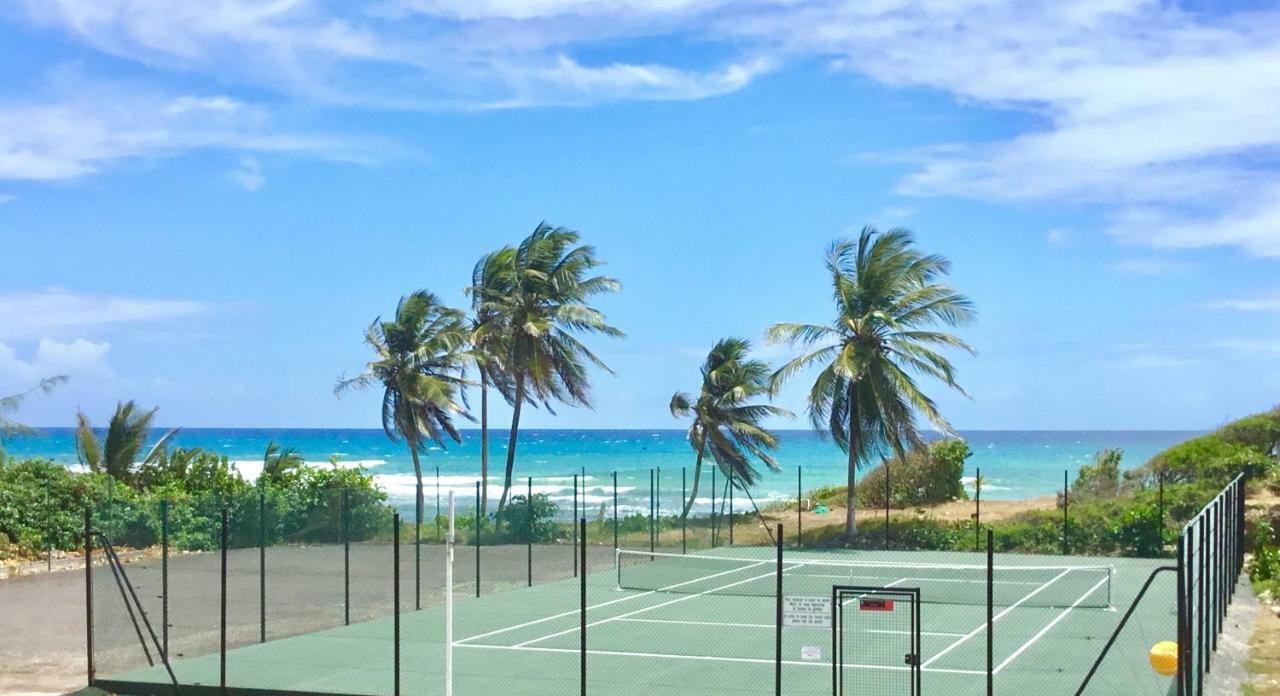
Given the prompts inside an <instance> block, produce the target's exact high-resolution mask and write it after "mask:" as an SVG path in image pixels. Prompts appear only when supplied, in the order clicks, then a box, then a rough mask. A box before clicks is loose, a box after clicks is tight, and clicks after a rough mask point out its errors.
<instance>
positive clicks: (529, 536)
mask: <svg viewBox="0 0 1280 696" xmlns="http://www.w3.org/2000/svg"><path fill="white" fill-rule="evenodd" d="M525 502H526V503H528V507H529V522H528V524H527V525H526V526H527V527H528V531H527V532H526V536H525V543H526V546H527V548H526V554H525V556H526V558H525V563H526V565H528V576H529V585H528V586H529V587H533V477H532V476H530V477H529V481H528V488H527V489H526V495H525Z"/></svg>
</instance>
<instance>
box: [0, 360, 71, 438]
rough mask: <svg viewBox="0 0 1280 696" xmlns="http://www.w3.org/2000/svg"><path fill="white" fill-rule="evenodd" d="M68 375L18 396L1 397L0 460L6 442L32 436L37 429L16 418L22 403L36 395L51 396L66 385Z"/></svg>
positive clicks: (49, 378)
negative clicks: (13, 438)
mask: <svg viewBox="0 0 1280 696" xmlns="http://www.w3.org/2000/svg"><path fill="white" fill-rule="evenodd" d="M66 381H67V376H66V375H55V376H53V377H46V378H44V379H42V380H40V383H39V384H37V385H36V386H34V387H32V388H30V389H28V390H26V391H23V392H18V393H17V394H10V395H8V396H4V397H0V458H3V457H4V441H5V440H7V439H9V438H11V437H18V436H20V435H32V434H34V433H35V429H34V428H32V427H31V426H28V425H24V424H23V423H20V422H18V421H17V420H16V419H15V418H14V414H16V413H17V412H18V409H19V408H20V407H21V406H22V402H24V401H26V400H27V398H28V397H30V396H32V395H34V394H49V393H51V392H53V390H54V389H57V388H58V386H60V385H62V384H65V383H66Z"/></svg>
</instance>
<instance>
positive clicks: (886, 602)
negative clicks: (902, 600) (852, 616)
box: [858, 598, 893, 611]
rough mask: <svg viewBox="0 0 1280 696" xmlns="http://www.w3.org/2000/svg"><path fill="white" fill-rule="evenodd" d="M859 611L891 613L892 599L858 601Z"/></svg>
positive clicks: (864, 599)
mask: <svg viewBox="0 0 1280 696" xmlns="http://www.w3.org/2000/svg"><path fill="white" fill-rule="evenodd" d="M858 610H859V611H893V600H892V599H866V598H863V599H860V600H858Z"/></svg>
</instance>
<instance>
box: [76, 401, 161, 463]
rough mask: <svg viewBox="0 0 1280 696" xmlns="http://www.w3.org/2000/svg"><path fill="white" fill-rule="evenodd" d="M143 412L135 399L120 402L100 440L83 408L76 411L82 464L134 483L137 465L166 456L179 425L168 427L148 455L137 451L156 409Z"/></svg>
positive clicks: (140, 447)
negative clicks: (139, 454)
mask: <svg viewBox="0 0 1280 696" xmlns="http://www.w3.org/2000/svg"><path fill="white" fill-rule="evenodd" d="M157 410H159V409H155V408H153V409H151V410H150V411H142V410H141V409H139V408H138V405H137V404H136V403H135V402H133V401H126V402H124V403H117V404H116V410H115V413H113V414H111V421H110V422H109V423H108V424H107V432H106V436H105V437H104V438H101V439H99V438H98V435H97V433H95V432H94V430H93V425H92V424H91V423H90V422H89V417H88V416H86V415H85V414H84V411H77V412H76V435H75V438H76V457H77V458H78V459H79V460H80V463H81V464H82V465H83V466H86V467H88V468H89V470H90V471H92V472H94V473H96V474H107V475H108V476H110V477H112V478H114V479H116V480H119V481H124V482H126V483H133V482H134V474H135V465H136V464H141V465H143V466H146V465H148V464H154V463H155V462H156V461H157V459H158V458H160V457H162V456H164V452H165V448H166V447H167V446H168V444H169V440H171V439H173V436H174V435H176V434H178V428H173V429H172V430H169V431H168V432H166V433H165V434H164V435H162V436H161V437H160V439H159V440H157V441H156V443H155V444H154V445H152V446H151V449H149V450H147V453H146V455H145V456H143V457H142V458H141V459H138V453H139V452H141V451H142V447H143V446H144V445H145V444H146V442H147V437H148V436H149V435H150V434H151V421H152V420H153V419H154V418H155V415H156V411H157Z"/></svg>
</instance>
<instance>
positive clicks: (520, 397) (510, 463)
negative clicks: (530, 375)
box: [498, 376, 524, 510]
mask: <svg viewBox="0 0 1280 696" xmlns="http://www.w3.org/2000/svg"><path fill="white" fill-rule="evenodd" d="M515 397H516V398H515V401H516V402H515V404H514V405H513V406H512V407H511V435H510V436H509V437H508V439H507V473H506V476H505V478H503V481H502V499H501V500H499V501H498V509H499V510H501V509H503V508H504V507H506V506H507V497H508V496H509V495H511V473H512V471H513V470H514V469H515V466H516V436H517V435H518V434H519V432H520V407H521V406H523V405H524V377H523V376H517V377H516V394H515Z"/></svg>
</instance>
